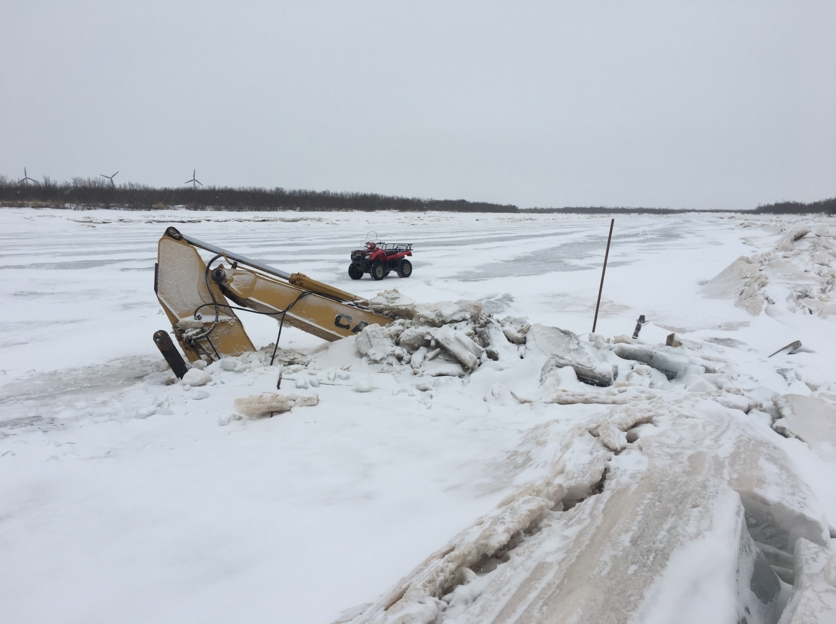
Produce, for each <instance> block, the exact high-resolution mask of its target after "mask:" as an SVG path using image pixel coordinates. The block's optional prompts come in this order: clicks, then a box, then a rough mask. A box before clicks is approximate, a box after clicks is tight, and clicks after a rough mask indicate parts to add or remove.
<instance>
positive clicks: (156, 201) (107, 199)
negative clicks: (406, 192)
mask: <svg viewBox="0 0 836 624" xmlns="http://www.w3.org/2000/svg"><path fill="white" fill-rule="evenodd" d="M0 205H3V206H27V205H28V206H40V207H51V208H69V207H80V208H81V207H83V208H121V209H127V210H149V209H162V208H170V207H174V206H177V207H182V208H186V209H192V210H232V211H248V210H265V211H270V210H297V209H298V210H306V211H317V210H360V211H375V210H400V211H407V212H424V211H428V210H433V211H446V212H518V211H519V208H517V206H514V205H510V204H493V203H488V202H472V201H467V200H464V199H440V200H439V199H421V198H416V197H398V196H394V195H380V194H378V193H350V192H332V191H311V190H285V189H283V188H274V189H265V188H255V187H244V188H230V187H214V186H207V187H202V188H191V187H174V188H168V187H166V188H155V187H151V186H146V185H144V184H132V183H128V184H112V183H111V182H110V181H109V180H104V179H96V178H74V179H73V180H72V181H71V182H53V181H52V180H50V179H49V178H44V179H43V181H42V182H35V183H32V182H26V183H24V182H18V181H11V180H9V179H7V178H5V177H4V176H0Z"/></svg>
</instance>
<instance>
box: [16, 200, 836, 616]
mask: <svg viewBox="0 0 836 624" xmlns="http://www.w3.org/2000/svg"><path fill="white" fill-rule="evenodd" d="M0 220H1V221H0V222H2V224H3V227H2V233H0V244H2V246H0V276H2V280H0V297H2V302H3V305H2V308H0V310H1V311H0V369H2V370H0V384H2V385H0V587H2V588H3V590H2V595H0V611H1V612H2V614H3V615H2V618H0V619H2V621H3V622H99V621H100V622H106V621H120V622H149V621H154V622H183V621H200V622H229V621H245V622H262V621H263V622H268V621H269V622H277V621H278V622H313V623H317V622H331V621H334V620H336V619H338V618H342V619H343V620H346V621H354V622H364V621H380V622H384V621H395V619H396V618H398V617H403V618H404V619H403V620H402V621H404V622H407V621H414V622H433V621H438V622H441V621H444V622H448V623H451V622H454V621H455V622H465V621H467V622H487V621H495V620H496V621H570V620H572V618H573V617H574V618H575V619H576V621H581V622H586V621H609V620H607V619H606V618H611V621H618V622H622V621H623V622H626V621H628V620H629V619H631V618H632V620H631V621H636V622H656V621H660V622H661V621H678V622H691V621H693V622H705V621H712V622H724V621H728V622H737V621H738V620H739V618H740V617H748V622H749V624H753V623H754V622H775V621H777V620H778V618H779V617H780V615H781V609H783V608H784V605H785V604H787V602H788V601H789V605H790V606H789V607H787V608H786V612H785V615H784V620H785V621H787V622H788V621H790V619H789V618H790V617H791V615H792V614H793V613H794V614H795V615H794V617H795V618H796V619H795V620H792V621H799V622H800V621H821V622H827V621H836V599H835V598H834V592H836V558H834V556H833V553H834V552H836V546H835V545H834V539H832V538H833V537H834V536H836V533H834V531H833V527H836V478H835V477H834V475H836V447H834V441H836V416H834V414H836V409H834V407H833V406H834V405H836V356H834V354H836V308H834V306H836V295H833V286H834V279H835V278H836V238H834V234H836V223H834V220H833V219H832V218H826V217H817V216H814V217H804V218H793V217H762V216H759V217H751V216H743V215H705V214H693V215H677V216H659V217H651V216H619V217H617V218H616V223H615V228H614V234H613V242H612V249H611V252H610V260H609V266H608V269H607V274H606V282H605V285H604V294H603V299H602V303H601V311H600V316H599V319H598V327H597V332H596V333H597V337H596V336H591V335H590V330H591V328H592V318H593V314H594V309H595V298H596V295H597V291H598V283H599V279H600V267H601V262H602V260H603V255H604V247H605V245H606V235H607V231H608V227H609V218H605V217H600V216H575V215H573V216H561V215H537V216H522V215H462V214H439V213H429V214H423V215H413V214H399V213H376V214H365V213H304V212H293V213H223V212H192V211H176V210H168V211H155V212H127V211H104V210H97V211H59V210H31V209H3V210H2V212H0ZM168 225H175V226H176V227H177V228H178V229H180V230H181V231H182V232H184V233H186V234H189V235H191V236H194V237H197V238H199V239H202V240H205V241H209V242H212V243H215V244H216V245H219V246H222V247H225V248H227V249H231V250H234V251H236V252H239V253H242V254H244V255H246V256H249V257H252V258H258V259H260V260H263V261H265V262H267V263H268V264H271V265H273V266H275V267H278V268H281V269H284V270H287V271H300V272H304V273H305V274H307V275H309V276H310V277H313V278H315V279H318V280H321V281H324V282H326V283H329V284H332V285H335V286H337V287H339V288H342V289H344V290H348V291H350V292H355V293H357V294H361V295H364V296H368V297H374V296H375V295H376V294H377V293H378V292H379V291H381V290H383V289H394V288H397V289H398V291H399V292H400V294H401V295H404V296H406V297H409V298H411V299H412V300H414V301H417V302H421V303H435V302H443V301H450V302H454V301H458V300H472V301H478V302H481V304H482V311H483V314H482V315H481V316H479V319H476V318H475V317H474V318H473V319H471V320H472V321H473V322H472V323H470V324H468V322H462V321H461V320H460V319H458V320H459V322H458V323H450V324H446V325H445V327H447V328H449V329H444V331H446V332H448V334H449V335H453V332H459V334H456V335H464V334H467V333H468V332H470V333H471V334H472V335H475V334H473V331H475V329H474V328H477V329H478V327H481V328H482V330H481V331H487V332H488V334H490V331H489V330H486V329H485V327H488V326H487V325H485V323H486V322H487V323H488V324H489V325H490V324H491V323H492V324H493V325H490V327H495V328H502V329H503V330H507V331H505V334H504V335H506V336H509V339H508V340H505V338H503V337H502V336H503V331H499V332H498V333H497V332H494V333H493V334H491V335H493V336H494V341H495V344H494V346H495V347H496V349H497V351H498V359H495V358H493V359H492V358H488V357H485V356H483V357H481V359H480V360H479V363H478V364H477V365H476V367H475V368H474V370H473V371H472V372H469V373H467V374H465V375H463V376H457V375H453V376H451V375H436V376H433V375H431V374H430V373H431V372H432V371H431V370H429V369H428V368H426V367H423V366H421V361H423V356H421V358H419V360H421V361H419V362H418V363H417V367H415V366H413V364H416V360H415V359H414V358H412V359H410V357H405V355H406V356H410V354H409V353H405V351H404V349H403V348H402V347H400V346H398V341H399V334H391V333H390V334H388V335H386V336H382V337H381V336H378V338H379V339H380V340H382V341H385V340H389V341H390V344H391V345H393V348H394V350H393V351H392V352H391V353H388V354H381V353H376V354H372V356H373V357H372V356H370V355H369V354H368V353H366V354H365V355H361V354H360V353H359V352H358V350H357V348H356V346H357V345H356V344H355V342H356V341H355V339H346V340H342V341H339V342H337V343H332V344H330V346H329V345H328V343H323V342H322V341H320V340H319V339H317V338H314V337H312V336H309V335H307V334H304V333H302V332H299V331H298V330H294V329H287V328H286V329H285V331H284V332H283V335H282V344H281V346H282V347H283V348H284V349H285V351H283V352H281V353H282V355H283V360H282V363H280V364H279V365H278V366H274V367H269V366H267V365H266V362H267V359H269V354H268V355H267V356H265V355H264V352H262V353H260V354H254V355H247V356H242V357H241V358H235V359H234V361H230V362H229V363H227V364H225V365H224V366H221V365H220V364H221V363H216V364H212V365H210V366H209V367H208V368H207V370H206V372H207V373H208V374H209V375H210V376H211V379H212V380H211V381H210V382H209V383H208V384H207V385H203V386H200V387H186V386H184V385H183V384H182V383H179V382H177V383H174V381H175V378H174V376H173V375H172V374H171V372H170V371H168V370H167V369H166V367H165V366H164V365H163V364H162V360H161V357H160V356H159V353H158V352H157V350H156V347H155V346H154V344H153V342H152V340H151V336H152V334H153V333H154V332H155V331H156V330H158V329H166V330H168V329H170V326H169V325H168V322H167V320H166V318H165V316H163V314H162V311H161V309H160V307H159V305H158V303H157V300H156V297H155V295H154V292H153V277H154V262H155V258H156V242H157V240H158V238H159V237H160V235H161V234H162V233H163V231H164V230H165V228H166V227H167V226H168ZM369 231H376V232H377V234H378V235H379V236H378V237H377V238H379V239H383V240H386V241H390V242H399V241H406V242H412V243H414V246H415V256H414V258H413V261H414V262H413V265H414V273H413V276H412V277H411V278H409V279H399V278H398V277H396V276H395V275H394V273H393V274H391V276H390V277H388V278H386V280H384V281H383V282H374V281H372V280H371V279H369V278H368V277H366V278H364V279H363V280H362V281H359V282H354V281H352V280H350V279H349V277H348V275H347V273H346V269H347V265H348V253H349V251H350V250H351V249H354V248H358V247H359V246H360V245H361V243H362V242H363V241H364V240H366V238H367V233H368V232H369ZM742 256H745V257H746V260H738V258H740V257H742ZM715 278H716V279H715ZM391 295H392V293H390V296H391ZM831 297H834V299H833V300H832V301H831ZM640 314H644V315H645V316H646V317H647V320H648V321H649V323H648V324H647V325H645V326H644V327H643V329H642V331H641V334H640V339H639V341H632V340H631V339H630V338H629V337H630V336H631V335H632V332H633V329H634V327H635V325H636V319H637V317H638V316H639V315H640ZM485 315H491V318H492V319H493V320H489V321H486V320H485V319H487V318H488V317H487V316H485ZM506 318H516V319H522V320H518V321H508V320H503V319H506ZM243 321H244V324H245V327H246V328H247V330H248V332H249V333H250V336H251V337H252V338H253V342H254V343H255V344H256V346H257V347H267V346H268V345H270V343H271V342H272V341H274V340H275V334H276V331H277V326H276V324H275V322H274V321H272V320H270V319H265V318H263V317H258V316H256V315H244V318H243ZM525 322H527V324H530V325H531V326H532V329H530V330H528V335H527V336H526V334H525V330H526V329H527V325H526V324H525ZM403 323H404V322H402V324H403ZM410 323H413V321H407V322H405V324H406V325H409V324H410ZM477 326H478V327H477ZM554 327H558V328H561V329H564V330H568V331H570V332H573V333H574V334H576V335H577V337H578V339H579V342H578V343H572V344H573V345H574V347H573V349H575V350H574V351H573V352H572V353H574V354H575V355H574V356H571V357H569V356H567V354H566V349H565V348H564V347H565V344H563V343H561V342H560V341H561V340H564V337H565V336H567V335H568V334H562V333H559V332H555V330H553V329H550V328H554ZM509 328H511V329H510V330H509ZM513 328H516V329H520V330H521V335H518V334H515V333H514V332H515V331H516V330H514V329H513ZM402 329H403V327H401V330H402ZM488 329H489V328H488ZM399 331H400V330H399ZM422 331H423V330H422ZM428 331H430V330H428ZM431 331H440V330H438V329H437V328H436V329H432V330H431ZM670 333H675V334H676V339H677V340H679V341H681V343H682V346H679V347H664V346H663V345H664V344H665V340H666V336H667V335H668V334H670ZM511 338H514V339H515V340H516V342H515V341H513V340H511ZM462 340H464V339H463V338H462ZM795 340H800V341H801V343H802V345H803V346H802V348H801V349H798V350H796V351H795V352H794V353H788V352H787V351H784V352H781V353H778V354H777V355H775V356H774V357H771V358H768V356H769V355H770V354H771V353H773V352H774V351H776V350H778V349H779V348H781V347H783V346H785V345H787V344H788V343H790V342H792V341H795ZM517 342H518V343H519V344H517ZM500 343H501V344H500ZM439 344H441V345H444V344H445V343H444V341H443V337H441V336H439ZM561 344H563V346H561ZM367 346H368V345H367ZM432 346H433V347H434V346H435V343H433V345H432ZM395 347H396V348H395ZM398 349H400V351H398ZM474 349H476V348H475V347H474ZM361 350H363V349H361ZM412 351H413V352H414V351H415V349H412ZM442 351H444V349H442ZM476 351H477V352H478V349H476ZM295 352H298V353H295ZM450 353H452V352H450ZM445 354H446V355H445ZM578 354H580V355H578ZM449 355H450V354H449V353H447V351H444V353H443V354H442V356H440V357H441V358H442V359H443V358H444V357H447V359H448V360H451V361H452V360H455V358H452V357H448V356H449ZM570 355H571V354H570ZM567 357H568V361H567V359H566V358H567ZM573 357H574V359H572V358H573ZM578 358H580V359H583V358H592V361H593V363H594V365H595V366H597V368H596V369H595V370H598V371H600V370H603V371H604V372H606V370H608V369H612V367H615V370H616V372H617V375H616V377H615V383H614V384H613V385H611V386H607V387H599V386H592V385H588V384H586V383H582V382H581V381H579V380H578V371H582V369H583V366H582V364H583V363H582V362H581V363H578ZM643 362H646V363H647V364H650V366H648V365H647V364H645V363H643ZM660 362H661V363H660ZM453 363H455V362H453ZM602 367H603V368H602ZM413 368H414V370H413ZM465 368H467V367H465ZM280 369H281V370H282V376H283V382H282V389H281V390H282V391H283V392H284V391H287V392H293V393H297V394H301V395H305V396H313V395H316V396H317V397H318V399H319V401H318V404H317V405H316V406H313V407H311V406H307V407H295V408H293V410H291V411H289V412H286V413H283V414H280V415H276V416H274V417H272V418H266V417H242V416H241V414H240V413H238V412H237V411H236V409H235V407H234V405H233V404H234V401H235V400H236V399H241V398H245V397H248V396H252V395H258V394H261V393H265V392H276V382H277V378H278V373H279V370H280ZM663 371H664V372H663ZM435 372H438V370H436V371H435ZM665 372H666V373H667V375H666V374H665ZM581 377H583V374H582V373H581ZM239 407H240V403H239ZM239 411H240V410H239ZM773 425H774V428H773ZM776 430H777V431H780V432H781V434H779V433H778V432H776ZM741 501H742V506H741ZM686 512H687V513H686ZM640 529H641V530H640ZM753 544H756V546H753ZM773 551H774V552H773ZM758 553H762V554H763V556H765V557H766V560H768V562H769V564H770V565H771V568H770V569H771V570H775V571H776V572H777V573H778V576H781V577H782V579H783V580H782V581H781V582H780V584H778V583H779V582H778V581H777V580H775V579H776V578H777V577H776V576H774V575H773V573H772V572H771V571H768V570H767V572H763V571H762V570H761V571H760V572H758V570H759V568H758V565H759V564H758V561H761V559H758V557H761V556H762V555H760V554H758ZM793 557H794V558H793ZM422 562H423V563H422ZM793 568H794V570H793ZM741 570H743V571H742V572H741ZM752 570H754V572H752ZM759 574H760V576H758V575H759ZM764 574H765V575H766V577H768V578H766V577H765V576H764ZM782 575H783V576H782ZM793 576H794V577H795V578H794V579H793ZM756 577H757V578H760V584H758V583H757V582H755V580H753V579H756ZM764 578H766V580H764ZM793 580H794V581H795V589H793V586H792V583H791V582H792V581H793ZM784 581H790V582H789V583H786V582H784ZM771 584H774V588H775V591H771V590H769V588H770V587H772V585H771ZM747 587H748V588H750V589H747ZM764 588H767V589H764ZM767 590H769V591H767ZM804 590H806V592H807V593H805V591H804ZM747 592H748V593H747ZM752 596H754V598H753V597H752ZM764 596H766V597H764ZM747 601H749V602H747ZM753 605H754V606H753ZM758 605H760V606H759V607H758ZM756 607H757V608H756ZM560 609H564V610H565V613H563V612H561V613H563V615H555V614H556V613H557V612H558V611H559V610H560ZM743 609H748V611H746V614H745V615H744V613H743ZM758 609H760V610H758ZM805 609H807V611H804V610H805ZM828 609H830V611H828ZM816 612H817V613H818V614H819V615H818V616H816V617H820V618H822V619H820V620H816V619H813V616H811V615H809V614H810V613H816ZM538 613H539V614H540V615H539V616H538V615H537V614H538ZM341 614H342V615H341ZM545 614H550V615H548V616H547V615H545ZM549 617H550V618H552V619H551V620H550V619H548V618H549ZM503 618H504V619H503ZM526 618H527V619H526ZM561 618H563V619H561ZM798 618H802V619H798ZM828 618H830V619H828Z"/></svg>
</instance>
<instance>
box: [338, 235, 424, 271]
mask: <svg viewBox="0 0 836 624" xmlns="http://www.w3.org/2000/svg"><path fill="white" fill-rule="evenodd" d="M411 255H412V243H374V242H372V241H369V242H368V243H366V248H365V249H355V250H354V251H352V252H351V264H350V265H348V276H349V277H350V278H351V279H354V280H358V279H360V278H361V277H363V273H368V274H369V275H371V276H372V279H376V280H382V279H383V278H384V277H386V276H387V275H389V271H396V272H397V274H398V275H399V276H400V277H409V276H410V275H412V263H411V262H410V261H409V260H407V259H406V257H407V256H411Z"/></svg>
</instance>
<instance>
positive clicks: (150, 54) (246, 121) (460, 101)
mask: <svg viewBox="0 0 836 624" xmlns="http://www.w3.org/2000/svg"><path fill="white" fill-rule="evenodd" d="M834 33H836V2H833V1H832V0H827V1H821V2H809V1H797V0H796V1H793V2H789V1H786V2H772V1H770V0H758V1H751V2H750V1H734V2H730V1H722V2H713V1H710V0H700V1H681V2H674V1H671V0H668V1H659V2H651V1H635V2H627V1H624V2H487V1H482V2H452V1H444V2H430V1H426V0H424V1H422V2H412V3H407V2H394V1H389V2H382V1H381V2H363V1H351V2H348V1H346V2H313V1H305V2H302V1H299V2H292V3H291V2H279V1H270V2H197V1H183V2H176V1H167V2H150V1H141V2H139V1H134V2H114V1H112V0H111V1H106V2H92V1H74V2H41V1H37V0H27V1H24V0H5V1H4V2H2V3H1V4H0V85H2V87H0V173H1V174H5V175H7V176H10V177H11V176H19V177H22V175H23V167H24V166H25V167H27V169H28V171H29V174H30V175H31V176H33V177H37V178H40V177H42V176H44V175H48V176H50V177H52V178H53V179H58V180H68V179H70V178H72V177H74V176H81V177H87V176H97V175H98V174H100V173H107V174H110V173H113V172H114V171H116V170H119V171H120V173H119V175H118V176H117V178H116V181H117V182H138V183H146V184H152V185H167V186H168V185H178V184H181V183H183V182H184V181H185V180H186V179H187V178H190V177H191V173H192V169H193V168H196V169H197V178H198V179H199V180H201V181H202V182H203V183H204V184H213V185H218V186H221V185H230V186H239V185H251V186H265V187H276V186H282V187H285V188H310V189H316V190H333V191H370V192H379V193H386V194H390V193H391V194H396V195H405V196H418V197H434V198H439V199H458V198H463V199H469V200H481V201H492V202H502V203H514V204H517V205H519V206H521V207H532V206H578V205H609V206H670V207H676V208H680V207H685V208H753V207H754V206H755V205H757V204H759V203H767V202H773V201H778V200H783V199H795V200H801V201H813V200H817V199H823V198H826V197H832V196H834V195H836V37H834Z"/></svg>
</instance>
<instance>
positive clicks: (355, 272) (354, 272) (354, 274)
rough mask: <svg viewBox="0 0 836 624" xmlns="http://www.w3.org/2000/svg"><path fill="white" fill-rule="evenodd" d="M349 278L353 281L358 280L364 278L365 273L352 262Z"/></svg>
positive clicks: (349, 267)
mask: <svg viewBox="0 0 836 624" xmlns="http://www.w3.org/2000/svg"><path fill="white" fill-rule="evenodd" d="M348 276H349V277H350V278H351V279H353V280H358V279H361V278H362V277H363V271H361V270H360V268H359V267H358V266H357V265H356V264H354V263H353V262H352V263H351V264H349V265H348Z"/></svg>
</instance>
